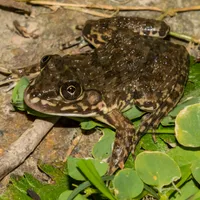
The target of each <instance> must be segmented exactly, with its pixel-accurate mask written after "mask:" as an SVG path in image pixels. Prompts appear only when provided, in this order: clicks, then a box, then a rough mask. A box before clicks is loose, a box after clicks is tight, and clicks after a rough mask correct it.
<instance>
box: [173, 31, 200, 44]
mask: <svg viewBox="0 0 200 200" xmlns="http://www.w3.org/2000/svg"><path fill="white" fill-rule="evenodd" d="M169 35H171V36H173V37H176V38H178V39H182V40H185V41H187V42H193V43H198V44H200V39H197V38H194V37H191V36H188V35H185V34H180V33H176V32H172V31H170V32H169Z"/></svg>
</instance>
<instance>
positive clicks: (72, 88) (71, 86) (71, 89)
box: [67, 85, 76, 95]
mask: <svg viewBox="0 0 200 200" xmlns="http://www.w3.org/2000/svg"><path fill="white" fill-rule="evenodd" d="M67 91H68V93H69V94H71V95H73V94H74V93H75V91H76V88H75V87H74V86H73V85H70V86H69V87H68V88H67Z"/></svg>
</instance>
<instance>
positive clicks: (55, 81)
mask: <svg viewBox="0 0 200 200" xmlns="http://www.w3.org/2000/svg"><path fill="white" fill-rule="evenodd" d="M71 57H72V59H73V58H74V59H77V58H76V56H71ZM79 61H80V62H78V63H79V65H81V60H79ZM72 64H73V62H71V58H70V56H67V57H66V56H65V57H61V56H59V55H47V56H44V57H43V58H42V59H41V63H40V66H41V72H40V74H39V75H38V77H37V78H36V79H34V80H33V81H32V82H31V83H30V85H29V86H28V87H27V89H26V90H25V94H24V101H25V103H26V104H27V105H28V106H29V107H30V108H32V109H33V110H36V111H38V112H41V113H45V114H50V115H58V116H78V117H86V116H88V117H93V116H96V115H98V114H101V112H104V113H105V112H106V104H105V103H104V101H103V99H102V95H101V92H99V91H98V90H95V89H91V88H89V89H87V88H85V87H84V79H81V78H80V77H78V74H77V73H76V72H77V70H79V67H78V65H77V66H76V67H70V65H72Z"/></svg>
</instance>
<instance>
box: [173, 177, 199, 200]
mask: <svg viewBox="0 0 200 200" xmlns="http://www.w3.org/2000/svg"><path fill="white" fill-rule="evenodd" d="M197 192H199V188H198V187H197V186H196V184H195V183H194V181H193V180H190V181H188V182H186V183H185V184H184V185H183V187H181V189H180V193H179V192H176V194H175V195H174V197H172V198H170V200H186V199H187V200H190V197H192V195H194V194H196V193H197ZM193 200H199V199H198V198H197V199H193Z"/></svg>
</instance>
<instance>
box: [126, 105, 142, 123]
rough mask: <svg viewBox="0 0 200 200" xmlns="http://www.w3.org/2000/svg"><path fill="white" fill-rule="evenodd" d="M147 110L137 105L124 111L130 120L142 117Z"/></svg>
mask: <svg viewBox="0 0 200 200" xmlns="http://www.w3.org/2000/svg"><path fill="white" fill-rule="evenodd" d="M144 113H145V112H143V111H141V110H139V109H138V108H137V107H136V106H133V107H131V108H130V109H129V110H127V111H125V112H123V115H124V116H125V117H127V118H128V119H129V120H133V119H137V118H139V117H141V116H142V115H143V114H144Z"/></svg>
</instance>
